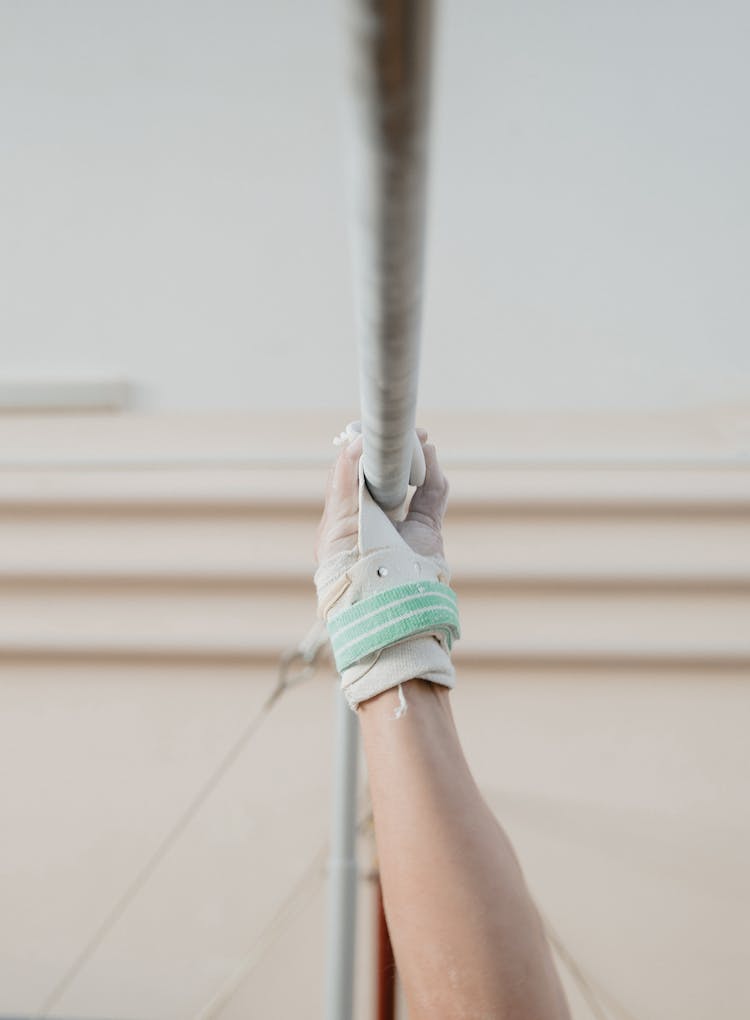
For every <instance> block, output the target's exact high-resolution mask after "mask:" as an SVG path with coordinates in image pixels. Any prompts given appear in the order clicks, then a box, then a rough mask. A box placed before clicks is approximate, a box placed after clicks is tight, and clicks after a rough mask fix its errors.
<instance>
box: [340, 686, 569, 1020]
mask: <svg viewBox="0 0 750 1020" xmlns="http://www.w3.org/2000/svg"><path fill="white" fill-rule="evenodd" d="M405 694H406V699H407V702H408V704H409V709H408V711H407V712H406V714H405V715H403V716H402V717H401V718H399V719H395V718H394V709H395V707H396V706H397V704H398V697H397V694H396V692H395V691H393V690H391V691H386V692H385V693H383V694H381V695H379V696H378V697H377V698H372V699H371V700H370V701H367V702H365V703H364V704H363V705H362V706H361V707H360V709H359V716H360V720H361V726H362V734H363V738H364V747H365V754H366V757H367V765H368V769H369V775H370V789H371V796H372V803H373V812H374V819H375V834H376V840H377V846H378V858H379V863H380V871H381V876H382V883H383V897H384V902H385V909H386V916H387V919H388V927H389V929H390V932H391V937H392V940H393V947H394V953H395V956H396V961H397V964H398V968H399V972H400V974H401V977H402V980H403V983H404V989H405V992H406V996H407V1001H408V1003H409V1016H410V1020H427V1018H430V1020H443V1018H445V1020H448V1018H451V1020H458V1018H461V1020H490V1018H491V1020H506V1018H507V1020H510V1018H519V1020H520V1018H522V1020H562V1018H565V1017H567V1016H568V1011H567V1007H566V1005H565V999H564V997H563V994H562V991H561V988H560V985H559V982H558V979H557V975H556V973H555V969H554V966H553V964H552V960H551V958H550V953H549V949H548V946H547V942H546V939H545V936H544V933H543V931H542V928H541V924H540V922H539V918H538V915H537V912H536V910H535V908H534V905H533V903H532V902H531V899H530V897H529V894H528V892H527V890H526V886H525V883H524V880H523V876H522V874H521V870H520V868H519V865H518V862H517V860H516V857H515V854H514V853H513V849H512V847H511V845H510V842H509V841H508V838H507V837H506V835H505V833H504V832H503V830H502V829H501V828H500V826H499V825H498V823H497V821H496V819H495V817H494V816H493V814H492V812H491V811H490V810H489V808H488V807H487V805H486V803H485V801H484V800H483V798H482V796H481V794H480V792H479V790H478V789H477V786H476V783H475V782H474V779H473V777H472V775H471V773H470V771H469V767H468V765H467V763H466V759H465V758H464V755H463V752H462V750H461V745H460V743H459V739H458V734H457V732H456V728H455V725H454V722H453V715H452V713H451V706H450V700H449V699H450V692H449V691H448V690H447V689H446V688H444V687H439V686H437V685H435V684H431V683H428V682H426V681H424V680H417V679H415V680H412V681H410V682H409V683H408V684H406V685H405Z"/></svg>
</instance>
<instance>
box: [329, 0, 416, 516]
mask: <svg viewBox="0 0 750 1020" xmlns="http://www.w3.org/2000/svg"><path fill="white" fill-rule="evenodd" d="M347 11H348V14H349V20H350V25H349V29H350V33H351V40H352V45H351V47H350V52H351V69H350V73H351V76H352V79H353V87H352V89H351V90H350V93H351V97H352V102H351V104H350V114H351V117H350V120H351V123H350V126H349V127H350V129H349V140H350V144H351V147H352V148H351V172H352V182H351V189H350V190H351V196H352V204H353V208H352V214H351V228H352V235H353V236H352V248H353V257H354V280H355V302H356V314H357V334H358V343H359V354H360V358H359V364H360V393H361V406H362V431H363V433H364V452H363V456H364V469H365V478H366V479H367V484H368V487H369V489H370V491H371V492H372V494H373V497H374V498H375V499H376V500H377V502H378V503H379V504H380V505H381V506H382V507H384V508H385V509H392V508H394V507H396V506H398V505H399V504H400V503H401V502H402V501H403V499H404V497H405V496H406V491H407V483H408V479H409V467H410V462H411V453H412V443H413V430H414V426H415V414H416V404H417V377H418V368H419V330H420V319H421V306H422V276H423V263H424V234H425V210H426V182H427V157H428V108H429V91H430V89H429V79H430V48H431V36H432V20H433V4H432V3H431V0H410V2H409V0H407V2H404V0H395V2H394V0H391V2H386V0H352V2H351V3H349V4H348V5H347Z"/></svg>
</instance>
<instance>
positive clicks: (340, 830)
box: [324, 685, 359, 1020]
mask: <svg viewBox="0 0 750 1020" xmlns="http://www.w3.org/2000/svg"><path fill="white" fill-rule="evenodd" d="M358 736H359V720H358V719H357V714H356V712H352V710H351V709H350V708H349V705H348V703H347V701H346V698H344V696H343V695H342V693H341V691H340V690H339V688H338V685H337V686H336V745H335V747H336V750H335V754H334V763H333V770H334V771H333V824H332V830H331V855H330V858H329V862H328V945H327V946H326V953H327V956H326V984H325V994H326V1002H325V1013H324V1016H325V1020H352V1017H353V1015H354V1014H353V1002H354V949H355V939H354V933H355V926H356V916H357V915H356V909H357V859H356V846H355V842H356V833H357V765H358V760H357V759H358V739H357V738H358Z"/></svg>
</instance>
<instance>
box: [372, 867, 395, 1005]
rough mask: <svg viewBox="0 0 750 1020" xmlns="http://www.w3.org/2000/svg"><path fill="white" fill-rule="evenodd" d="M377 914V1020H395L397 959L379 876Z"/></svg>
mask: <svg viewBox="0 0 750 1020" xmlns="http://www.w3.org/2000/svg"><path fill="white" fill-rule="evenodd" d="M375 914H376V918H375V945H376V949H375V953H376V956H375V995H376V1001H375V1016H376V1017H377V1020H395V1016H396V959H395V957H394V955H393V946H392V945H391V936H390V933H389V931H388V922H387V921H386V919H385V907H384V906H383V887H382V885H381V884H380V875H379V874H378V875H376V876H375Z"/></svg>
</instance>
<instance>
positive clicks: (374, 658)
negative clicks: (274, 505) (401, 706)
mask: <svg viewBox="0 0 750 1020" xmlns="http://www.w3.org/2000/svg"><path fill="white" fill-rule="evenodd" d="M358 523H359V529H358V541H357V545H356V546H355V547H354V548H353V549H350V550H347V551H346V552H342V553H338V554H337V555H335V556H332V557H331V558H330V559H329V560H327V561H326V562H324V563H322V564H321V565H320V567H319V568H318V570H317V571H316V573H315V585H316V588H317V592H318V614H319V616H320V617H321V618H322V619H324V620H326V623H327V627H328V633H329V636H330V639H331V646H332V649H333V653H334V657H335V659H336V665H337V668H338V670H339V673H340V675H341V686H342V688H343V690H344V693H345V695H346V697H347V700H348V702H349V704H350V706H351V707H352V708H356V706H357V705H358V704H359V703H360V702H362V701H365V700H367V699H368V698H372V697H374V696H375V695H376V694H380V693H381V692H382V691H385V690H388V689H389V688H391V687H397V686H399V684H401V683H403V682H404V681H405V680H410V679H412V678H415V677H419V678H422V679H425V680H430V681H432V682H433V683H439V684H442V685H443V686H445V687H453V686H454V684H455V671H454V669H453V665H452V663H451V659H450V650H451V647H452V643H453V641H454V640H456V639H457V638H458V637H459V636H460V628H459V621H458V609H457V606H456V598H455V595H454V593H453V591H452V589H451V588H450V587H449V586H448V582H449V581H450V571H449V569H448V564H447V563H446V561H445V559H444V558H443V557H442V556H439V555H435V556H423V555H421V554H419V553H416V552H415V551H414V550H413V549H411V547H410V546H409V545H408V544H407V543H406V542H405V541H404V540H403V538H401V536H400V534H399V533H398V531H397V530H396V528H395V527H394V526H393V524H392V523H391V521H390V520H389V518H388V517H387V515H386V514H385V513H384V512H383V510H381V509H380V507H379V506H378V505H377V503H375V501H374V500H373V498H372V496H371V495H370V492H369V489H368V488H367V485H366V483H365V480H364V472H363V467H362V461H361V460H360V465H359V520H358Z"/></svg>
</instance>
